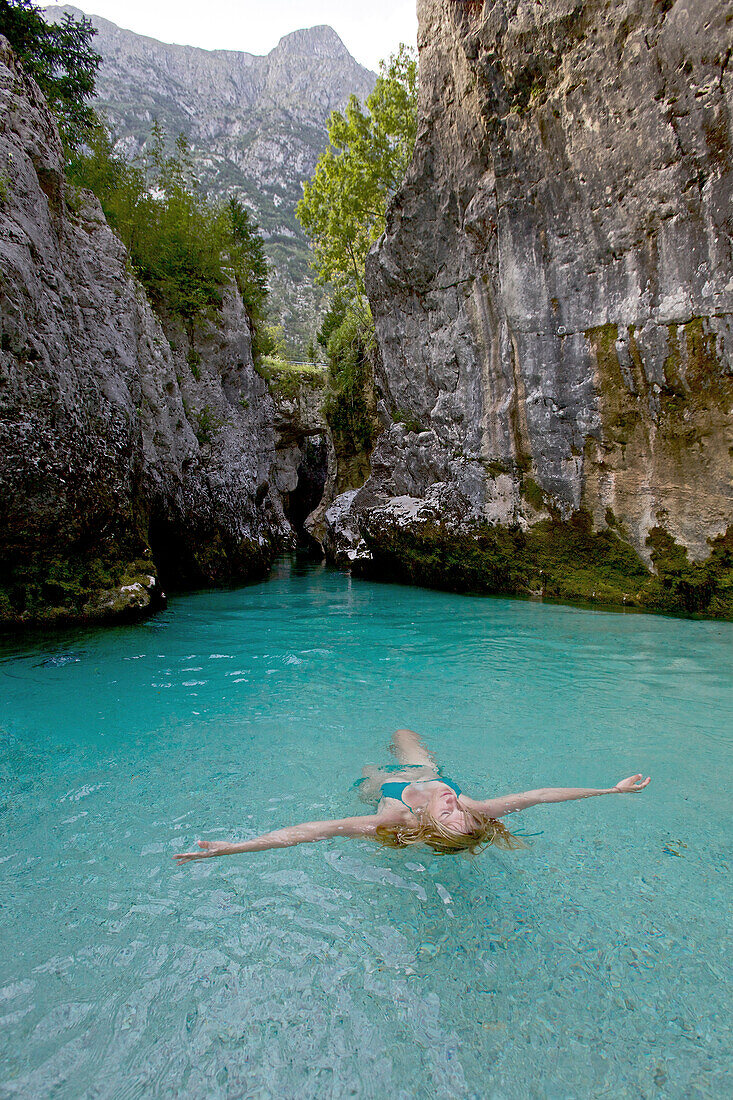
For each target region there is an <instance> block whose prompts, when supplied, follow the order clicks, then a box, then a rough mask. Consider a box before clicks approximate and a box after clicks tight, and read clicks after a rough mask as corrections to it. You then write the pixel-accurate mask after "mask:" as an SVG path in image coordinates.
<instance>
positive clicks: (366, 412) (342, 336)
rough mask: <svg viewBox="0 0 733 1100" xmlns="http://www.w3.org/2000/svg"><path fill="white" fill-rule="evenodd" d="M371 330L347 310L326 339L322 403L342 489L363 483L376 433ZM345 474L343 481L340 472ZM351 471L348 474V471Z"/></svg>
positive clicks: (359, 318)
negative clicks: (324, 396) (325, 377)
mask: <svg viewBox="0 0 733 1100" xmlns="http://www.w3.org/2000/svg"><path fill="white" fill-rule="evenodd" d="M373 346H374V328H373V326H372V325H371V324H369V323H367V322H365V321H364V319H363V317H361V316H360V315H359V314H358V313H356V312H355V311H354V310H347V311H346V312H345V314H344V316H343V319H342V321H341V324H340V325H339V326H338V327H337V328H335V329H333V331H332V332H331V335H330V337H329V340H328V347H327V349H326V350H327V357H328V392H327V396H326V401H325V404H324V411H325V414H326V418H327V420H328V423H329V425H330V427H331V431H332V433H333V440H334V446H335V449H336V454H337V456H338V460H339V473H340V480H341V484H340V485H339V489H341V488H342V486H343V485H344V484H346V482H351V481H353V480H356V481H357V482H358V481H359V478H360V477H361V479H362V480H363V476H362V475H366V473H368V466H367V457H366V456H367V455H368V453H369V451H370V450H371V447H372V442H373V439H374V435H375V433H376V428H377V424H376V420H375V416H374V392H373V391H374V384H373V374H372V365H371V355H372V351H373ZM342 471H346V473H345V481H344V480H343V479H342V478H341V472H342ZM348 471H350V472H348Z"/></svg>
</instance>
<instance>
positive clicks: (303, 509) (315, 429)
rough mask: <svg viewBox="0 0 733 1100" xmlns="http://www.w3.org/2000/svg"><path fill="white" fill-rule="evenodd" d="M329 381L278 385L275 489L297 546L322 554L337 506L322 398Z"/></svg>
mask: <svg viewBox="0 0 733 1100" xmlns="http://www.w3.org/2000/svg"><path fill="white" fill-rule="evenodd" d="M325 382H326V378H325V372H324V374H323V375H322V376H321V375H314V376H310V375H307V374H306V375H303V376H302V377H301V378H300V379H299V380H298V378H297V375H296V376H295V380H294V379H293V378H292V377H291V378H290V379H289V380H287V381H286V382H285V384H284V385H283V384H282V382H281V384H280V385H278V384H277V383H274V384H273V385H272V395H273V398H274V401H275V449H276V460H275V465H274V467H273V474H272V478H273V483H274V485H275V488H276V489H277V490H278V493H279V494H280V498H281V500H282V502H283V507H284V510H285V514H286V516H287V518H288V520H289V521H290V523H291V525H292V527H293V529H294V534H295V539H296V542H299V543H300V545H301V546H305V547H308V548H310V549H311V550H313V551H314V552H316V553H318V554H319V555H321V554H322V545H323V541H324V535H325V514H326V509H327V508H328V506H329V504H330V503H331V501H332V500H333V497H334V491H335V486H336V475H337V460H336V451H335V449H334V445H333V438H332V436H331V429H330V427H329V425H328V422H327V420H326V416H325V412H324V407H323V404H324V403H323V398H324V386H325Z"/></svg>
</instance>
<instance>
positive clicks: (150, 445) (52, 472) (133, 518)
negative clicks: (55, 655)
mask: <svg viewBox="0 0 733 1100" xmlns="http://www.w3.org/2000/svg"><path fill="white" fill-rule="evenodd" d="M0 318H1V326H2V330H1V338H0V454H2V466H1V468H0V619H2V620H3V621H5V622H6V623H7V622H14V621H15V622H23V621H34V620H37V619H48V618H51V619H58V620H69V619H94V618H108V617H114V616H118V615H122V616H124V615H129V614H135V613H138V612H140V611H143V610H145V609H146V608H147V607H149V606H154V605H155V604H156V602H159V601H160V586H161V580H162V581H164V582H165V583H166V584H167V583H168V582H171V583H186V584H210V583H215V582H219V581H223V580H227V579H230V578H231V579H234V578H243V577H248V576H251V575H253V574H257V573H261V572H263V571H264V570H265V569H266V568H267V566H268V564H269V562H270V560H271V558H272V555H273V553H274V551H275V547H276V544H277V542H278V540H279V539H280V538H282V537H283V536H287V535H288V534H289V531H290V528H289V526H288V524H287V522H286V520H285V518H284V516H283V510H282V502H281V498H280V494H279V493H278V491H277V490H276V489H275V488H274V487H273V486H272V485H271V481H270V475H271V469H272V467H273V463H274V462H275V429H274V415H275V414H274V406H273V402H272V398H271V396H270V394H269V391H268V389H267V386H266V384H265V382H264V381H263V380H262V379H261V378H260V377H259V376H258V375H257V374H256V372H255V370H254V367H253V363H252V355H251V345H250V329H249V324H248V319H247V316H246V313H245V311H244V308H243V305H242V302H241V299H240V297H239V295H238V293H237V292H236V290H235V289H234V288H231V289H230V290H229V291H228V293H227V294H225V297H224V302H223V305H222V309H221V313H220V315H219V317H218V318H217V319H216V322H215V323H212V324H211V325H210V326H208V328H207V327H205V326H204V327H202V331H201V332H200V334H199V335H198V336H197V339H196V344H195V346H194V347H193V348H191V347H190V346H189V345H188V342H187V340H184V339H183V338H182V335H181V334H180V333H178V332H177V331H176V330H175V327H174V326H168V330H167V332H166V331H164V329H163V327H162V325H161V323H160V321H159V320H158V318H157V317H156V316H155V315H154V314H153V313H152V311H151V309H150V307H149V305H148V302H147V300H146V298H145V295H144V293H143V290H142V288H141V286H140V285H139V284H138V283H137V282H136V280H135V279H134V278H133V277H132V276H131V274H130V271H129V262H128V259H127V255H126V252H125V250H124V248H123V246H122V245H121V244H120V242H119V241H118V239H117V238H116V237H115V235H114V234H113V233H112V231H111V230H110V228H109V227H108V225H107V223H106V222H105V220H104V217H103V215H102V212H101V209H100V207H99V205H98V203H97V202H96V200H95V199H94V197H93V196H92V195H91V194H90V193H88V192H82V193H70V192H68V191H67V189H66V186H65V182H64V176H63V171H62V153H61V148H60V145H59V140H58V135H57V132H56V129H55V126H54V122H53V119H52V117H51V115H50V114H49V112H48V110H47V108H46V106H45V103H44V101H43V98H42V96H41V95H40V92H39V91H38V88H37V87H36V85H35V84H34V83H33V82H32V81H30V80H28V79H27V78H26V77H25V76H24V75H23V73H22V72H21V71H20V70H19V68H18V67H17V66H16V64H15V61H14V59H13V56H12V54H11V52H10V50H9V49H8V47H7V43H6V42H5V40H4V39H0Z"/></svg>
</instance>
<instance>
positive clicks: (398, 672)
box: [0, 561, 733, 1100]
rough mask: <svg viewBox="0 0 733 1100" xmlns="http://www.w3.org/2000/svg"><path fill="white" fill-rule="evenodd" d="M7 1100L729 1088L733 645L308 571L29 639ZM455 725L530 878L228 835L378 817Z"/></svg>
mask: <svg viewBox="0 0 733 1100" xmlns="http://www.w3.org/2000/svg"><path fill="white" fill-rule="evenodd" d="M1 656H2V662H1V663H0V693H1V694H0V698H1V700H2V711H1V713H0V776H1V777H2V792H1V795H0V811H1V812H0V838H1V840H2V844H1V846H0V1097H2V1098H3V1100H7V1098H11V1097H12V1098H16V1097H22V1098H24V1100H25V1098H33V1100H36V1098H44V1097H54V1098H58V1097H85V1098H86V1097H89V1098H92V1097H94V1098H118V1097H119V1098H133V1097H171V1098H172V1097H191V1098H202V1100H203V1098H206V1100H209V1098H219V1097H231V1098H235V1097H248V1098H249V1097H256V1098H260V1097H262V1098H265V1097H277V1098H278V1100H281V1098H287V1100H289V1098H293V1100H296V1098H297V1100H304V1098H314V1100H315V1098H318V1100H322V1098H324V1097H328V1098H330V1097H339V1098H340V1097H365V1098H371V1097H373V1098H375V1100H382V1098H385V1097H390V1098H392V1097H394V1098H399V1100H412V1098H426V1100H427V1098H430V1100H434V1098H449V1097H476V1098H481V1100H484V1098H497V1100H530V1098H534V1097H537V1098H545V1097H553V1098H555V1097H556V1098H558V1100H570V1098H578V1100H586V1098H589V1097H609V1098H612V1100H618V1098H620V1097H634V1098H637V1097H680V1098H681V1097H685V1098H687V1097H693V1098H695V1097H711V1098H712V1097H714V1098H716V1100H718V1098H720V1097H723V1096H731V1095H733V1075H732V1074H731V1066H732V1065H733V1060H732V1059H731V1046H730V1032H729V1031H727V1026H728V1023H729V1021H730V1015H731V1012H730V1010H731V1003H730V992H731V984H730V979H731V966H730V960H731V944H730V935H729V929H730V915H731V914H730V899H731V891H730V859H731V849H730V840H731V832H730V809H731V805H730V791H731V741H732V739H733V681H732V677H731V671H732V669H733V624H730V623H714V622H693V621H686V620H680V619H673V618H664V617H655V616H647V615H638V614H623V615H622V614H607V613H603V612H599V611H592V610H583V609H578V608H571V607H564V606H548V605H541V604H538V603H531V602H520V601H513V600H502V599H481V598H473V597H461V596H454V595H448V594H444V593H438V592H430V591H424V590H420V589H409V588H401V587H397V586H380V585H376V584H369V583H366V582H359V581H352V580H350V579H349V578H348V577H347V576H344V575H342V574H340V573H337V572H331V571H329V570H326V569H323V568H320V567H319V568H316V567H311V568H303V567H298V566H295V565H293V564H291V563H289V562H286V561H283V562H281V563H280V564H279V565H278V566H277V568H276V569H275V571H274V573H273V576H272V578H271V579H270V580H269V581H267V582H265V583H262V584H258V585H252V586H249V587H244V588H241V589H238V590H235V591H223V592H202V593H195V594H193V595H187V596H185V597H177V598H175V599H173V600H172V601H171V604H170V606H169V608H168V610H167V611H166V612H164V613H163V614H161V615H159V616H158V617H156V618H154V619H152V620H150V621H148V622H146V623H143V624H141V625H137V626H132V627H126V628H108V629H99V630H93V631H92V630H77V631H69V632H64V633H63V634H47V635H45V637H43V638H35V637H34V638H25V639H23V640H22V642H19V643H17V644H16V645H13V644H11V643H9V642H6V643H5V645H4V648H3V649H2V652H1ZM400 726H409V727H411V728H413V729H416V730H418V731H420V732H421V733H423V735H424V736H425V738H426V740H427V741H428V743H429V744H430V745H431V746H432V747H433V749H434V751H435V752H436V754H437V756H438V757H439V759H440V760H441V762H442V763H443V764H444V766H445V767H446V770H447V774H450V775H451V776H453V777H454V778H455V779H457V780H458V782H459V783H460V784H461V786H462V787H463V788H464V789H465V790H467V791H468V793H473V794H478V793H482V792H486V793H503V792H508V791H516V790H519V791H521V790H524V789H528V788H532V787H538V786H565V785H573V786H574V785H581V786H586V785H587V786H594V787H595V786H600V787H606V786H611V785H612V784H613V783H615V782H616V781H617V780H619V779H621V778H623V777H625V776H627V775H629V774H631V773H634V772H637V771H643V772H644V773H645V774H647V773H650V774H651V775H652V784H651V786H650V787H649V788H648V790H646V791H645V792H644V793H642V794H639V795H633V796H608V797H603V798H595V799H591V800H588V801H583V802H574V803H569V804H564V805H556V806H545V807H537V808H534V809H531V810H528V811H525V812H524V813H522V814H519V815H516V816H514V817H511V818H508V819H507V824H509V825H510V826H511V827H512V828H513V829H514V830H515V831H518V832H522V833H525V834H530V835H529V836H528V838H527V843H528V845H529V846H528V847H527V848H526V849H525V850H524V851H520V852H501V851H497V850H496V849H490V850H488V851H485V852H483V853H482V854H480V855H478V856H476V857H474V858H470V857H463V856H461V857H449V856H438V855H434V854H432V853H431V852H430V851H428V850H416V849H414V848H413V849H412V850H408V851H392V850H385V849H381V848H380V847H379V846H377V845H376V844H374V843H372V842H370V841H367V840H364V841H362V840H359V841H346V840H337V839H336V840H331V841H326V842H322V843H318V844H311V845H302V846H300V847H296V848H291V849H286V850H280V851H272V852H264V853H258V854H254V855H253V854H250V855H240V856H235V857H231V858H225V859H215V860H208V861H206V862H200V863H194V864H189V865H187V866H184V867H180V868H178V867H176V865H175V864H174V863H173V861H172V859H171V856H172V855H173V853H175V852H179V851H186V850H189V849H190V848H191V847H192V846H193V845H194V843H195V841H196V839H197V838H200V837H203V838H208V839H220V838H240V839H241V838H246V837H249V836H254V835H257V834H258V833H260V832H264V831H267V830H269V829H271V828H275V827H277V826H279V825H286V824H291V823H294V822H297V821H300V820H308V819H312V818H319V817H330V816H335V817H340V816H344V815H347V814H352V813H360V812H364V807H363V804H361V803H359V801H358V799H357V797H356V794H355V793H354V791H353V790H352V784H353V782H354V780H355V779H357V778H358V777H359V775H360V772H361V768H362V766H363V765H364V764H365V763H385V762H388V758H387V753H386V745H387V742H388V740H389V737H390V735H391V733H392V731H393V730H394V729H395V728H398V727H400Z"/></svg>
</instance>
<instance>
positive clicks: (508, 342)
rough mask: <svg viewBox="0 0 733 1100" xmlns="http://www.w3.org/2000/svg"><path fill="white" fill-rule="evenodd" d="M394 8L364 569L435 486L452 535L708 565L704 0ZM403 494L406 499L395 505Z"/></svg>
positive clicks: (726, 86) (726, 314)
mask: <svg viewBox="0 0 733 1100" xmlns="http://www.w3.org/2000/svg"><path fill="white" fill-rule="evenodd" d="M418 15H419V22H420V32H419V47H420V88H421V92H420V109H419V131H418V139H417V146H416V150H415V156H414V159H413V163H412V166H411V168H410V170H409V171H408V175H407V178H406V180H405V182H404V184H403V186H402V187H401V189H400V190H399V191H398V193H397V195H396V196H395V198H394V201H393V203H392V205H391V208H390V210H389V212H388V218H387V229H386V232H385V234H384V236H383V237H382V239H381V241H380V242H379V244H378V245H377V247H376V248H375V250H373V251H372V253H371V254H370V256H369V257H368V261H367V288H368V293H369V297H370V302H371V306H372V311H373V314H374V318H375V323H376V330H377V337H378V341H379V346H380V352H381V365H380V370H379V376H378V378H377V382H378V386H379V389H380V392H381V398H382V403H381V415H382V418H383V420H384V421H385V423H386V424H387V425H388V428H387V430H386V431H385V432H384V433H383V435H382V436H381V437H380V439H379V441H378V442H377V445H376V448H375V450H374V452H373V454H372V474H371V477H370V478H369V480H368V481H367V483H366V485H365V487H364V490H362V491H361V492H359V493H357V494H356V495H355V496H354V498H353V499H352V500H351V501H350V502H349V508H350V510H351V512H352V513H353V514H352V517H351V519H349V520H348V521H347V520H346V518H345V517H344V515H343V514H342V512H343V509H341V511H340V513H339V514H340V520H339V523H340V525H341V527H342V529H345V528H346V526H348V525H350V527H351V528H352V529H353V530H354V531H355V532H357V533H358V537H359V538H362V537H366V536H369V537H370V538H371V543H370V549H371V553H372V556H373V558H374V572H375V573H376V574H377V575H378V574H379V571H380V570H381V569H385V570H387V571H388V567H390V568H391V567H392V566H394V564H395V561H396V557H395V555H396V556H397V557H399V551H398V546H399V544H400V539H402V545H403V549H404V552H405V558H407V557H410V554H411V550H410V545H409V544H410V540H411V539H412V538H413V536H417V535H418V534H419V532H420V531H422V530H423V529H424V526H425V522H426V517H427V515H428V513H429V512H430V510H431V509H432V508H433V506H434V505H436V504H437V502H438V501H439V500H440V499H446V500H453V501H454V503H455V501H456V500H460V506H459V512H460V522H459V524H458V527H459V528H460V532H461V537H463V535H466V536H468V535H469V533H471V532H472V533H473V537H476V538H477V537H478V534H477V532H480V531H484V530H485V529H487V528H491V527H498V528H499V529H502V530H505V531H507V532H511V531H514V532H522V531H531V530H532V529H533V528H535V527H536V526H537V525H538V524H543V525H544V528H543V529H546V530H547V532H548V534H549V535H550V536H551V537H550V541H549V543H548V544H547V546H546V547H545V548H546V549H547V550H548V552H551V551H552V537H557V538H558V539H559V542H558V547H560V548H561V547H563V546H565V544H566V539H565V536H564V535H563V536H562V537H561V536H560V532H561V531H564V532H565V535H567V536H568V538H570V536H571V534H572V531H574V532H575V534H577V532H578V531H581V530H582V531H587V533H588V537H589V539H591V540H592V539H593V538H594V536H595V534H596V533H602V532H606V533H607V534H608V535H609V537H610V538H612V540H615V542H618V543H622V544H623V545H624V546H626V547H627V549H628V550H629V551H630V558H629V562H632V561H633V562H636V566H640V567H642V564H643V568H644V572H645V573H646V575H647V577H648V578H649V574H648V570H647V568H646V567H648V566H650V565H652V566H653V567H654V568H655V569H656V570H657V571H658V572H659V571H660V570H663V569H664V568H665V564H664V563H665V562H666V563H667V565H669V563H670V562H671V560H672V558H674V560H675V561H677V560H678V558H679V555H680V554H681V555H682V558H681V559H679V560H680V561H683V564H684V569H683V572H684V570H685V569H687V568H688V567H689V568H692V566H693V564H694V563H695V562H702V561H703V560H704V559H707V558H708V556H709V555H710V554H711V547H712V546H713V545H714V546H715V547H717V549H716V550H715V553H716V554H718V555H719V556H720V555H722V557H721V559H720V560H721V561H723V559H724V557H725V553H727V551H725V550H724V549H721V548H722V547H725V546H727V545H728V543H727V542H726V537H725V532H726V530H727V529H728V528H729V526H730V525H731V523H732V522H733V489H732V477H731V475H732V469H733V463H732V461H731V454H732V453H733V452H732V451H731V446H732V444H733V420H732V417H731V410H732V408H733V331H732V329H731V319H732V317H733V256H732V254H731V246H730V242H731V236H732V234H733V227H732V226H731V208H732V204H731V181H732V179H733V152H732V151H733V133H732V132H731V110H732V108H733V71H732V66H731V64H730V57H731V56H732V50H733V24H731V23H730V22H729V21H727V8H726V5H721V4H719V3H717V2H716V0H695V2H694V3H693V2H692V0H677V2H676V3H675V4H673V5H670V4H651V3H645V2H642V0H612V2H611V3H607V2H605V0H603V2H601V0H588V2H586V3H583V4H578V3H575V2H570V0H547V2H545V3H543V4H541V5H539V4H534V3H525V2H523V0H522V2H520V3H516V2H512V3H509V2H508V0H496V2H494V3H444V2H442V0H419V3H418ZM405 496H409V497H411V498H414V499H415V500H416V501H424V502H425V503H424V504H416V503H415V504H412V505H411V506H410V507H411V510H412V517H407V516H406V515H405V514H404V509H403V508H402V506H401V505H400V504H399V500H400V499H402V498H404V497H405ZM339 507H340V506H339ZM446 507H447V506H446ZM385 509H386V510H387V511H386V512H385ZM388 515H391V517H392V518H391V520H390V522H389V523H388V528H389V532H390V538H389V540H388V541H389V545H390V550H389V554H388V552H387V548H386V546H385V540H384V539H380V538H379V537H378V536H379V524H380V522H381V520H383V519H384V518H385V516H388ZM435 517H437V518H435ZM392 520H394V522H392ZM434 522H435V523H437V524H438V527H439V529H440V531H441V532H442V533H443V536H444V537H445V539H446V540H447V543H450V541H451V539H452V538H453V537H454V535H455V532H456V530H457V527H456V522H455V520H454V518H451V515H450V514H449V512H448V511H445V512H444V511H442V510H441V507H440V505H437V512H436V513H435V516H434ZM568 525H574V527H573V528H572V531H571V530H570V528H568ZM437 531H438V528H436V529H435V531H434V535H435V538H436V539H437V537H438V536H437ZM659 531H661V532H663V533H664V535H665V537H666V538H668V540H669V545H671V546H676V547H677V550H676V551H674V553H673V554H672V558H670V557H669V556H668V555H667V556H665V555H666V554H667V552H666V551H665V552H664V553H662V552H661V551H660V550H659V547H660V546H661V543H660V541H659V538H660V537H659V536H658V535H657V534H656V532H659ZM396 532H401V534H400V535H399V537H397V535H396ZM553 533H554V535H553ZM575 534H572V538H571V539H570V541H571V542H572V541H573V540H574V539H575ZM369 537H367V543H369ZM655 540H656V541H655ZM716 540H717V541H716ZM721 540H722V541H721ZM543 542H546V540H543ZM612 544H613V543H611V544H609V545H612ZM665 545H668V544H667V543H665ZM435 546H437V543H436V544H435ZM435 546H434V550H435V552H436V553H437V549H435ZM445 551H446V554H448V553H449V548H448V546H447V545H446V547H445ZM562 553H564V551H562ZM562 553H560V557H562ZM670 553H671V551H670ZM675 554H676V555H677V557H675ZM604 555H605V551H603V553H601V556H600V559H599V561H598V562H597V563H596V566H595V568H600V569H602V568H603V565H604V561H605V557H604ZM449 556H450V555H449ZM716 560H717V559H716ZM636 566H634V570H635V569H636ZM670 568H671V566H670ZM675 568H676V566H675ZM680 568H681V569H682V568H683V566H682V565H680ZM721 568H722V569H723V570H724V571H725V569H728V568H729V566H726V565H725V564H724V563H723V564H722V565H721ZM411 569H412V573H413V575H414V579H418V580H419V579H420V578H421V576H422V575H427V573H430V569H427V567H426V569H427V571H426V573H425V574H421V571H420V570H421V567H420V564H419V562H418V561H416V560H415V561H413V563H412V566H411ZM632 572H633V570H632ZM535 573H536V569H535ZM543 575H544V574H543ZM633 581H634V577H633V576H630V577H629V583H628V588H629V589H630V590H632V589H633ZM517 584H518V585H519V590H527V591H536V590H538V588H537V586H538V577H537V575H535V576H534V577H529V576H528V577H527V578H526V587H525V588H524V589H523V588H522V585H521V584H519V581H517ZM580 587H581V588H582V587H583V586H580ZM585 587H587V588H588V590H589V591H588V594H589V595H590V594H591V593H592V592H595V591H596V588H595V586H594V585H593V583H592V582H591V581H589V582H588V585H586V586H585ZM712 587H713V588H714V587H715V586H714V585H713V586H712ZM540 590H542V589H541V588H540ZM711 590H712V589H711ZM578 594H582V593H578ZM701 598H702V597H701ZM716 598H717V597H716ZM696 599H697V598H696ZM696 599H695V600H692V602H693V603H696ZM711 599H713V597H711ZM723 602H724V603H725V601H723ZM672 603H673V605H674V601H672ZM675 606H676V605H675ZM710 606H711V607H712V606H713V605H712V604H711V605H710ZM679 607H680V608H685V607H687V605H686V604H685V601H684V600H681V602H680V603H679ZM687 609H691V608H690V607H687ZM694 609H696V610H697V609H699V608H698V607H695V608H694ZM732 610H733V607H732ZM716 613H722V612H721V611H720V607H716Z"/></svg>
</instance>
